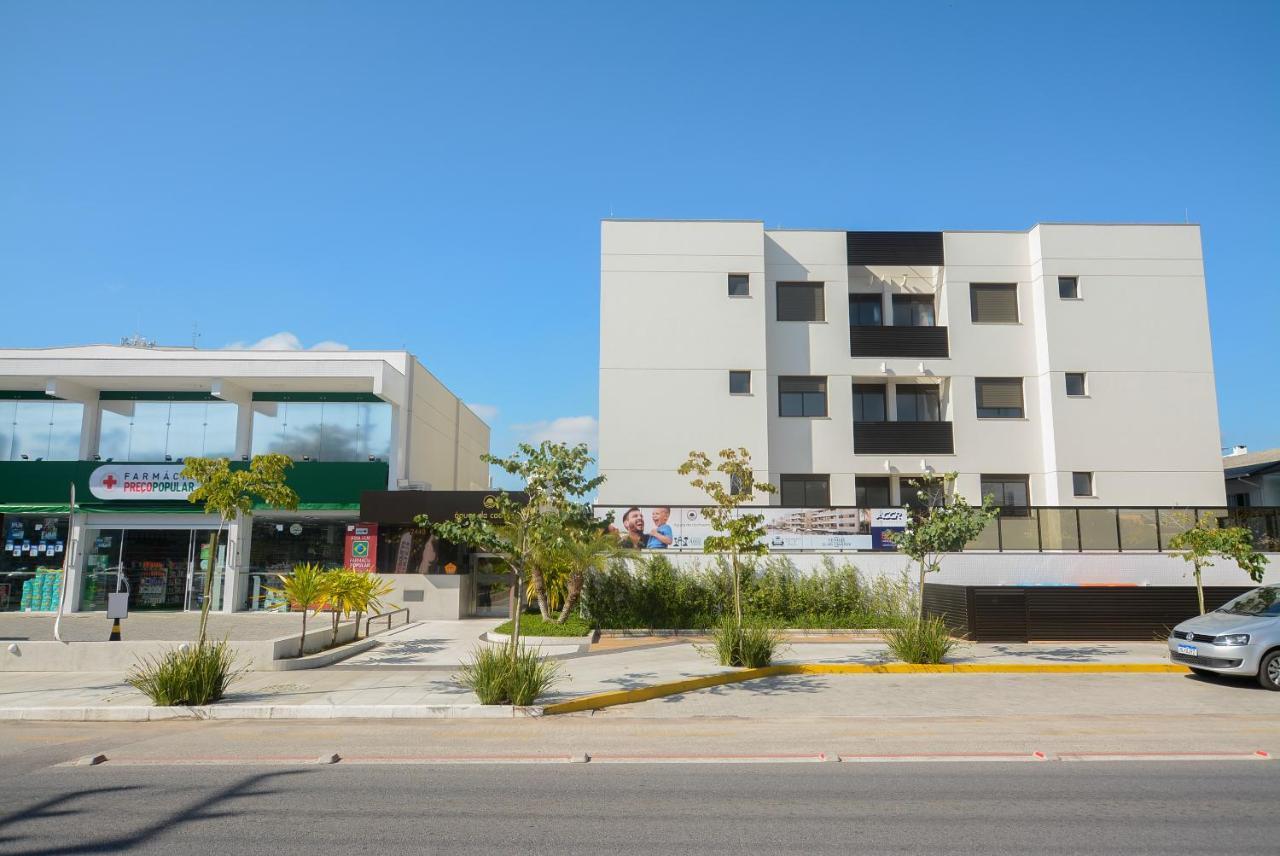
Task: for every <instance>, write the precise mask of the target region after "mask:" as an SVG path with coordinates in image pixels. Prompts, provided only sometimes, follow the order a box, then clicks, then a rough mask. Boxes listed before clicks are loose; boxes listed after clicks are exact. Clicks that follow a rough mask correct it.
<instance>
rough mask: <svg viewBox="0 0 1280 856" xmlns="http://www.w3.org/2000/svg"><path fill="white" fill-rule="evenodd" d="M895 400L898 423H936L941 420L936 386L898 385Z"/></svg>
mask: <svg viewBox="0 0 1280 856" xmlns="http://www.w3.org/2000/svg"><path fill="white" fill-rule="evenodd" d="M895 398H896V401H897V405H898V421H899V422H938V421H941V419H942V416H941V408H940V407H939V402H938V387H937V386H936V385H933V384H929V385H924V384H921V385H908V384H899V385H898V387H897V392H896V395H895Z"/></svg>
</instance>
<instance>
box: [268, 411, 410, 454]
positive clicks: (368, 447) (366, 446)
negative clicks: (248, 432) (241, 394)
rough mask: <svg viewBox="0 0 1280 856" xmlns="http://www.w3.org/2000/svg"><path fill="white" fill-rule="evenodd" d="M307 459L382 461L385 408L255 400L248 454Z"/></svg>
mask: <svg viewBox="0 0 1280 856" xmlns="http://www.w3.org/2000/svg"><path fill="white" fill-rule="evenodd" d="M270 452H278V453H280V454H284V455H288V456H289V457H291V458H294V459H297V460H301V459H303V458H309V459H310V460H313V461H367V460H369V459H370V458H379V459H382V460H386V459H387V458H388V457H389V456H390V454H391V405H389V404H386V403H382V402H366V401H358V402H357V401H255V402H254V403H253V454H255V455H264V454H267V453H270Z"/></svg>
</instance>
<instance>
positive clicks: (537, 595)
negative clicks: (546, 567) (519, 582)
mask: <svg viewBox="0 0 1280 856" xmlns="http://www.w3.org/2000/svg"><path fill="white" fill-rule="evenodd" d="M529 579H531V580H533V596H534V599H535V600H536V601H537V602H538V612H539V613H541V614H542V620H543V621H550V620H551V603H550V601H549V600H548V599H547V578H546V577H545V576H543V575H542V569H541V568H539V567H538V566H537V565H530V566H529Z"/></svg>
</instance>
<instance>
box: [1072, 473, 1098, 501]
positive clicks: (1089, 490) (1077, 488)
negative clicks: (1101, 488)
mask: <svg viewBox="0 0 1280 856" xmlns="http://www.w3.org/2000/svg"><path fill="white" fill-rule="evenodd" d="M1071 492H1072V493H1073V494H1075V495H1076V496H1093V473H1072V474H1071Z"/></svg>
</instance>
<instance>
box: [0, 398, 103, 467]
mask: <svg viewBox="0 0 1280 856" xmlns="http://www.w3.org/2000/svg"><path fill="white" fill-rule="evenodd" d="M83 416H84V405H83V404H80V403H79V402H74V401H40V400H35V401H23V400H17V401H13V400H9V401H0V461H23V460H26V461H35V460H45V461H74V460H76V459H77V458H79V457H80V422H81V419H82V418H83Z"/></svg>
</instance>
